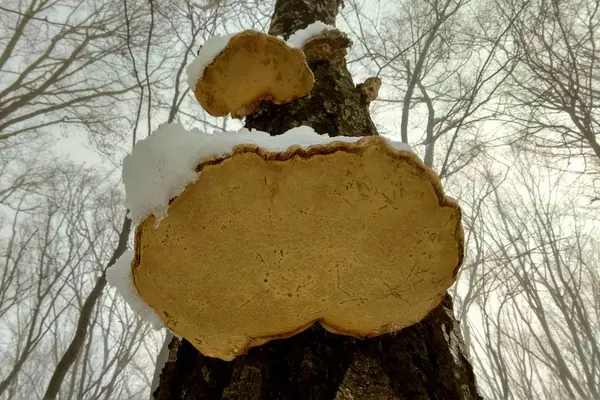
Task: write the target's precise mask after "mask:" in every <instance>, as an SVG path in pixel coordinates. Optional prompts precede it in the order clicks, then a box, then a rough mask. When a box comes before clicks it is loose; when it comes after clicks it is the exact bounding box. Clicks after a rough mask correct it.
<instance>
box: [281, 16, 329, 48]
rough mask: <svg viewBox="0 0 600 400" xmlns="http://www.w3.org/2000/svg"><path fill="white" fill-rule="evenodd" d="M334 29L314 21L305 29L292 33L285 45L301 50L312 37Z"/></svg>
mask: <svg viewBox="0 0 600 400" xmlns="http://www.w3.org/2000/svg"><path fill="white" fill-rule="evenodd" d="M335 29H336V28H335V26H331V25H327V24H325V23H323V22H321V21H316V22H313V23H312V24H310V25H308V26H307V27H306V28H304V29H299V30H297V31H296V32H294V33H292V35H291V36H290V37H289V38H288V40H287V44H288V45H290V46H293V47H298V48H302V46H304V43H305V42H306V41H307V40H309V39H310V38H312V37H313V36H317V35H319V34H320V33H322V32H323V31H330V30H335Z"/></svg>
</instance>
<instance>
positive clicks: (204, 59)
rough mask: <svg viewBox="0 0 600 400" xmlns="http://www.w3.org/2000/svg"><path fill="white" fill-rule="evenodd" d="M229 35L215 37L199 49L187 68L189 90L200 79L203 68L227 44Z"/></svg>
mask: <svg viewBox="0 0 600 400" xmlns="http://www.w3.org/2000/svg"><path fill="white" fill-rule="evenodd" d="M229 39H231V35H224V36H223V35H216V36H213V37H211V38H210V39H208V40H207V41H206V42H205V43H204V44H203V45H202V47H201V48H200V51H199V52H198V56H197V57H196V58H195V59H194V61H192V63H191V64H190V65H189V66H188V67H187V69H186V73H187V82H188V85H190V88H192V90H194V88H195V87H196V82H198V80H200V79H202V75H204V68H206V66H207V65H208V64H210V63H212V62H213V61H214V59H215V57H216V56H218V55H219V54H220V53H221V52H222V51H223V50H224V49H225V47H227V43H229Z"/></svg>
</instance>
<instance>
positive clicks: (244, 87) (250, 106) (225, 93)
mask: <svg viewBox="0 0 600 400" xmlns="http://www.w3.org/2000/svg"><path fill="white" fill-rule="evenodd" d="M313 85H314V76H313V74H312V71H311V70H310V68H309V67H308V64H307V63H306V59H305V57H304V53H303V52H302V50H299V49H296V48H292V47H290V46H288V45H287V44H286V43H285V42H284V41H283V40H281V39H278V38H276V37H274V36H270V35H267V34H264V33H260V32H256V31H252V30H249V31H244V32H241V33H239V34H237V35H235V36H233V37H231V39H229V43H228V45H227V47H225V49H224V50H223V51H222V52H221V53H220V54H219V55H218V56H217V57H215V59H214V61H213V62H212V63H211V64H209V65H208V66H206V68H205V69H204V73H203V75H202V77H201V78H200V80H198V82H197V83H196V85H195V88H194V93H195V95H196V99H197V100H198V102H199V103H200V104H201V105H202V107H203V108H204V109H205V110H206V111H207V112H208V113H209V114H211V115H213V116H215V117H220V116H225V115H228V114H231V116H232V117H234V118H241V117H244V116H246V115H248V114H250V113H252V112H253V111H254V110H255V109H256V107H257V106H258V104H259V103H260V101H261V100H270V101H272V102H274V103H277V104H282V103H288V102H291V101H293V100H295V99H297V98H299V97H302V96H305V95H306V94H308V93H309V92H310V91H311V89H312V87H313Z"/></svg>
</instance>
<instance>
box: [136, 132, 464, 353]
mask: <svg viewBox="0 0 600 400" xmlns="http://www.w3.org/2000/svg"><path fill="white" fill-rule="evenodd" d="M198 171H199V173H200V176H199V178H198V180H196V181H195V182H194V183H193V184H190V185H189V186H188V188H187V189H186V190H185V191H184V192H183V193H182V194H181V195H180V196H178V197H177V198H175V199H173V201H172V203H171V204H170V206H169V215H168V217H167V218H166V219H164V220H163V221H162V222H161V224H160V225H159V226H158V228H156V229H155V227H154V217H148V218H147V219H146V220H145V221H144V222H143V223H142V224H141V225H140V226H139V227H138V229H137V230H136V235H135V257H134V262H133V264H132V265H133V278H134V282H135V285H136V287H137V289H138V290H139V293H140V295H141V296H142V297H143V298H144V299H145V301H146V302H148V304H149V305H150V306H152V307H153V308H154V309H155V310H156V311H157V313H158V314H159V315H160V317H161V318H162V319H163V320H164V322H165V324H166V325H167V326H168V327H169V328H170V329H171V330H173V331H174V332H175V333H177V334H179V335H181V336H183V337H184V338H186V339H187V340H188V341H189V342H190V343H192V344H193V345H194V346H195V347H196V348H197V349H198V350H199V351H200V352H202V353H203V354H205V355H207V356H212V357H218V358H221V359H223V360H232V359H233V358H235V357H236V356H238V355H240V354H243V353H245V352H246V351H248V349H249V348H251V347H253V346H258V345H261V344H263V343H265V342H268V341H269V340H272V339H278V338H285V337H290V336H292V335H295V334H297V333H299V332H301V331H303V330H304V329H306V328H307V327H309V326H310V325H312V324H313V323H315V322H319V323H320V324H321V325H322V326H323V327H324V328H325V329H327V330H329V331H331V332H334V333H338V334H344V335H351V336H354V337H357V338H368V337H373V336H377V335H380V334H384V333H389V332H392V331H395V330H397V329H400V328H402V327H406V326H410V325H413V324H415V323H417V322H419V321H420V320H422V319H423V318H424V317H425V316H426V315H427V314H428V313H429V312H430V311H431V310H432V309H433V308H435V307H436V306H437V305H438V304H439V303H440V301H441V299H442V296H443V295H444V293H445V292H446V290H447V289H448V287H450V285H452V283H453V282H454V281H455V279H456V274H457V270H458V268H459V266H460V264H461V263H462V259H463V231H462V225H461V213H460V209H459V207H458V205H457V204H456V202H454V201H453V200H452V199H450V198H448V197H446V196H444V194H443V190H442V187H441V185H440V182H439V179H438V177H437V176H436V175H435V173H433V171H431V170H430V169H428V168H427V167H425V166H424V165H423V163H422V162H421V161H420V160H419V159H418V157H417V156H415V155H414V154H412V153H410V152H407V151H398V150H395V149H393V148H392V147H391V146H390V145H389V144H388V143H387V141H386V140H385V139H383V138H380V137H366V138H363V139H361V140H360V141H358V142H355V143H341V142H333V143H331V144H328V145H318V146H312V147H309V148H308V149H302V148H300V147H299V146H296V147H292V148H290V149H288V150H287V151H286V152H268V151H266V150H264V149H261V148H259V147H256V146H252V145H242V146H238V147H236V148H235V149H234V152H233V154H232V155H231V156H229V157H226V158H212V159H206V160H203V161H202V162H201V164H200V165H199V167H198Z"/></svg>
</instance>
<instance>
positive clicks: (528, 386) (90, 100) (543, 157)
mask: <svg viewBox="0 0 600 400" xmlns="http://www.w3.org/2000/svg"><path fill="white" fill-rule="evenodd" d="M273 3H274V1H272V0H254V1H253V0H210V1H208V2H206V0H160V1H158V0H3V1H2V2H0V360H2V362H1V363H0V399H23V400H30V399H38V398H42V397H44V395H45V394H46V395H47V394H49V393H57V396H56V398H59V399H111V400H112V399H136V400H137V399H145V398H149V396H150V386H151V382H152V379H153V375H154V367H155V362H156V357H157V354H158V352H159V350H160V349H161V347H162V345H163V340H164V332H156V331H153V330H152V329H151V327H150V326H149V325H148V324H146V323H144V321H141V320H139V319H138V318H137V317H136V315H134V314H133V313H132V312H131V311H130V310H129V309H128V308H127V306H126V305H125V304H124V303H123V301H122V299H121V298H120V297H119V296H118V295H116V294H115V292H114V290H113V289H112V288H110V287H108V286H107V285H106V280H105V275H104V272H105V270H106V268H107V267H108V266H110V265H111V264H112V263H113V262H114V260H115V259H116V258H118V256H120V254H122V252H123V251H124V250H126V249H127V247H128V246H131V244H132V243H131V240H130V239H131V238H130V222H129V220H128V219H127V218H126V215H125V214H126V210H125V209H124V206H123V204H124V193H123V187H122V184H121V182H120V168H121V162H122V159H123V157H124V156H125V155H126V154H127V153H128V152H129V151H131V149H132V146H133V144H134V143H135V142H136V141H137V140H139V139H142V138H144V137H146V136H147V135H148V134H150V132H151V131H152V130H153V129H155V128H156V127H157V126H158V124H159V123H162V122H166V121H177V120H178V121H181V122H182V123H183V124H184V125H185V126H186V127H188V128H190V127H192V126H196V127H199V128H200V129H202V130H205V131H209V132H212V131H215V132H219V131H223V130H232V129H237V128H238V127H239V126H240V122H239V121H235V120H230V119H227V118H218V119H217V118H212V117H210V116H208V115H207V114H205V113H204V111H203V110H202V109H201V107H199V106H198V105H197V103H196V102H195V100H194V99H193V96H192V95H191V93H189V88H188V86H187V83H186V82H185V79H186V74H185V67H186V66H187V65H188V64H189V63H190V62H191V60H192V59H193V57H194V56H195V55H196V52H197V50H198V48H199V46H200V45H202V43H203V42H204V41H205V40H206V39H207V38H209V37H210V36H212V35H214V34H218V33H233V32H236V31H240V30H243V29H250V28H252V29H256V30H260V31H266V30H267V29H268V24H269V19H270V16H271V13H272V10H273ZM338 27H339V28H341V29H342V30H344V31H346V32H347V33H348V34H349V35H350V37H351V38H352V40H353V42H354V46H353V47H352V49H351V51H350V54H349V57H348V66H349V69H350V70H351V71H352V73H353V76H354V80H355V83H357V84H358V83H360V82H362V81H364V79H365V78H368V77H370V76H378V77H380V78H381V79H382V81H383V86H382V88H381V91H380V93H379V98H378V99H377V100H376V101H374V102H373V103H372V104H371V111H372V115H373V118H374V120H375V122H376V124H377V127H378V129H379V132H380V133H381V134H384V135H389V136H394V137H396V138H398V139H402V140H403V141H404V142H408V143H409V144H410V145H411V146H413V147H414V148H415V149H416V151H417V152H418V153H419V155H420V156H421V157H422V158H423V159H424V160H425V162H426V163H428V164H429V165H432V166H433V167H434V169H435V170H436V171H437V172H438V174H439V175H440V176H441V177H442V182H443V184H444V186H445V187H446V190H447V193H448V194H450V195H451V196H453V197H456V198H458V199H459V202H460V204H461V206H462V208H463V214H464V217H463V218H464V226H465V233H466V241H467V254H466V258H465V262H464V265H463V268H462V270H461V274H460V277H459V280H458V282H457V284H456V285H455V286H454V287H453V288H452V294H453V296H454V300H455V305H456V313H457V318H458V319H459V320H460V321H461V328H462V331H463V335H464V339H465V342H466V345H467V347H468V349H469V353H470V357H471V359H472V361H473V363H474V368H475V372H476V375H477V377H478V383H479V385H480V388H481V391H482V393H483V394H484V396H485V397H486V398H490V399H600V243H599V242H600V234H599V233H598V232H600V217H599V216H600V214H599V213H598V210H599V209H600V143H599V141H598V140H599V138H600V136H599V134H600V50H599V49H598V48H597V47H600V0H477V1H475V0H420V1H413V0H345V4H344V8H343V9H342V10H341V13H340V17H339V18H338Z"/></svg>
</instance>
